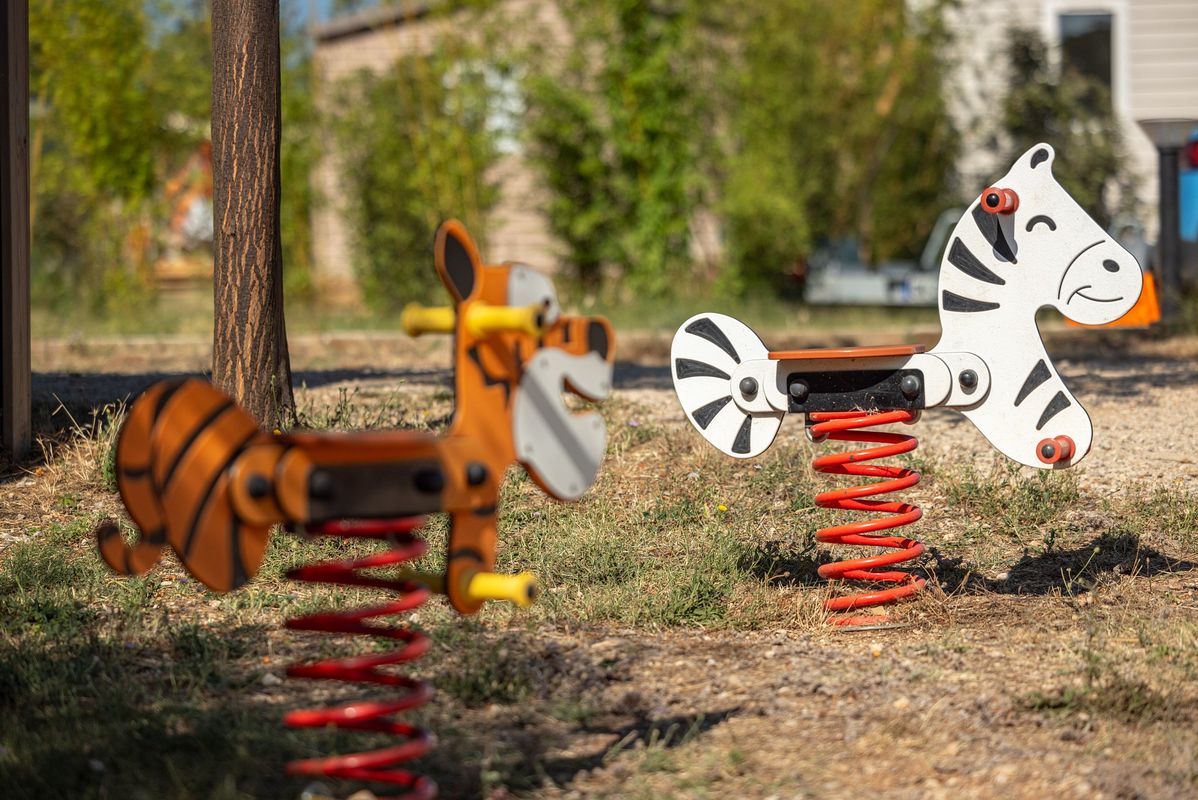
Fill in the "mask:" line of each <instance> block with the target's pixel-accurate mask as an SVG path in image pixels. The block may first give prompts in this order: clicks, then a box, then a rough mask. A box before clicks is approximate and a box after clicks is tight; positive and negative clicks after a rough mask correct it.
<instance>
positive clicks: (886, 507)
mask: <svg viewBox="0 0 1198 800" xmlns="http://www.w3.org/2000/svg"><path fill="white" fill-rule="evenodd" d="M808 419H809V421H810V422H812V423H814V424H812V425H811V428H810V431H811V434H812V435H813V436H814V437H816V438H821V437H824V436H826V437H827V438H829V439H833V440H836V441H849V442H869V443H871V444H878V445H883V446H881V447H868V448H865V449H862V450H848V451H846V452H843V453H832V454H829V455H824V456H819V457H817V458H816V459H815V460H814V461H813V462H812V466H813V467H814V468H815V469H816V470H817V471H819V472H824V473H828V474H831V475H857V476H862V477H870V478H882V479H883V480H880V481H877V482H874V483H868V484H864V485H861V486H852V487H847V488H844V489H835V490H833V491H829V492H823V493H821V494H819V495H817V496H816V498H815V503H816V505H818V506H820V507H821V508H840V509H845V510H849V511H869V512H873V513H878V514H885V515H887V516H881V517H875V518H873V519H868V520H863V521H861V522H853V523H848V524H845V525H836V526H834V527H831V528H823V529H821V530H820V531H818V532H817V533H816V535H815V538H816V539H817V540H819V541H821V542H826V543H828V544H849V545H861V546H864V547H884V548H889V549H893V550H895V551H896V552H893V553H883V554H881V555H877V556H873V557H869V558H858V559H852V560H848V561H838V562H836V563H832V564H825V565H823V566H822V567H820V568H819V575H820V577H822V578H827V579H828V580H851V581H867V582H871V583H893V584H896V585H895V586H892V587H890V588H887V589H879V590H877V591H872V592H865V593H862V594H854V595H847V596H842V597H833V598H831V599H830V600H828V601H827V602H826V603H824V608H825V609H827V610H828V611H849V610H852V609H857V608H866V607H869V606H877V605H883V604H885V603H892V602H894V601H896V600H899V599H900V598H903V597H910V596H911V595H913V594H915V593H916V592H918V591H919V590H920V589H922V588H923V586H924V584H925V583H926V581H925V580H924V579H923V578H920V577H918V576H916V575H912V574H911V573H908V572H902V571H900V570H893V569H887V567H893V566H894V565H895V564H901V563H902V562H904V561H910V560H911V559H913V558H917V557H918V556H919V555H920V554H921V553H923V545H922V544H920V543H919V542H917V541H915V540H914V539H907V538H903V537H899V536H887V535H881V534H879V531H887V530H891V529H894V528H899V527H902V526H903V525H910V524H912V523H913V522H915V521H916V520H918V519H919V518H920V517H921V516H923V511H922V510H920V508H919V507H918V506H914V505H911V504H910V503H902V502H897V501H887V500H873V499H869V498H873V497H875V496H877V495H881V494H890V493H891V492H898V491H902V490H903V489H907V488H910V487H912V486H914V485H915V484H917V483H919V473H918V472H915V471H914V470H910V469H907V468H906V467H898V466H892V465H885V464H865V463H862V462H865V461H874V460H876V459H879V458H889V457H891V456H897V455H901V454H902V453H910V452H911V451H912V450H914V449H915V448H916V447H918V446H919V441H918V440H917V439H916V438H915V437H914V436H909V435H907V434H903V433H889V432H885V431H869V430H863V429H864V428H874V427H878V426H880V425H890V424H893V423H896V422H914V421H915V420H916V419H918V412H915V411H882V412H874V413H870V412H866V411H826V412H812V413H811V414H810V415H809V417H808ZM885 619H886V617H885V616H880V615H871V616H859V615H858V616H841V617H832V618H831V619H829V620H828V621H829V623H830V624H832V625H868V624H871V623H876V622H880V621H883V620H885Z"/></svg>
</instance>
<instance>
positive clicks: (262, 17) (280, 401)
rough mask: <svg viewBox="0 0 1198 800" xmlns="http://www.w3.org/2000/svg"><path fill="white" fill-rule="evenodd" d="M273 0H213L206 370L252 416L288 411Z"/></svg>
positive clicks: (284, 415)
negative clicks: (211, 322)
mask: <svg viewBox="0 0 1198 800" xmlns="http://www.w3.org/2000/svg"><path fill="white" fill-rule="evenodd" d="M280 119H281V106H280V100H279V2H278V0H213V3H212V199H213V214H214V217H215V219H214V222H215V225H214V226H213V227H214V234H213V249H214V255H215V260H216V263H215V268H214V279H215V280H214V283H215V302H216V313H215V330H214V335H213V349H212V380H213V382H214V383H215V384H216V385H217V386H218V387H220V388H221V389H222V390H224V391H225V392H227V393H228V394H230V395H231V396H232V397H233V398H234V399H235V400H236V401H237V402H238V403H240V404H241V405H242V406H243V407H244V408H245V409H246V410H247V411H248V412H249V413H250V414H252V415H253V416H254V418H255V419H257V420H258V423H259V424H260V425H263V426H264V427H267V428H272V427H275V426H278V425H280V424H282V423H284V422H286V421H288V420H290V419H291V417H292V416H293V413H294V407H295V405H294V400H293V398H292V394H291V361H290V358H289V357H288V353H287V331H286V326H285V323H284V321H283V252H282V242H281V239H280V237H279V180H280V178H279V136H280V130H281V121H280Z"/></svg>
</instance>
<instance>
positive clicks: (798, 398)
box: [786, 381, 811, 403]
mask: <svg viewBox="0 0 1198 800" xmlns="http://www.w3.org/2000/svg"><path fill="white" fill-rule="evenodd" d="M786 391H787V392H788V393H789V394H790V399H791V400H794V401H795V402H796V403H802V402H805V401H806V400H807V395H809V394H811V387H810V386H808V385H807V384H806V383H805V382H804V381H795V382H794V383H792V384H791V385H790V386H788V387H787V388H786Z"/></svg>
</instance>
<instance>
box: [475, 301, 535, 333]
mask: <svg viewBox="0 0 1198 800" xmlns="http://www.w3.org/2000/svg"><path fill="white" fill-rule="evenodd" d="M541 322H542V319H541V307H540V306H489V305H487V304H486V303H473V304H471V306H470V308H469V309H468V310H467V311H466V332H467V333H469V334H470V335H472V336H478V337H480V338H481V337H483V336H486V335H487V334H488V333H495V332H498V331H520V332H522V333H527V334H529V335H530V336H540V335H541V328H542V325H541Z"/></svg>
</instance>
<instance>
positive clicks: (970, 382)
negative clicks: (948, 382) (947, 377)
mask: <svg viewBox="0 0 1198 800" xmlns="http://www.w3.org/2000/svg"><path fill="white" fill-rule="evenodd" d="M957 380H958V381H959V382H960V384H961V388H962V389H972V388H973V387H975V386H977V385H978V374H977V373H976V372H974V371H973V370H971V369H967V370H962V371H961V374H960V375H958V376H957Z"/></svg>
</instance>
